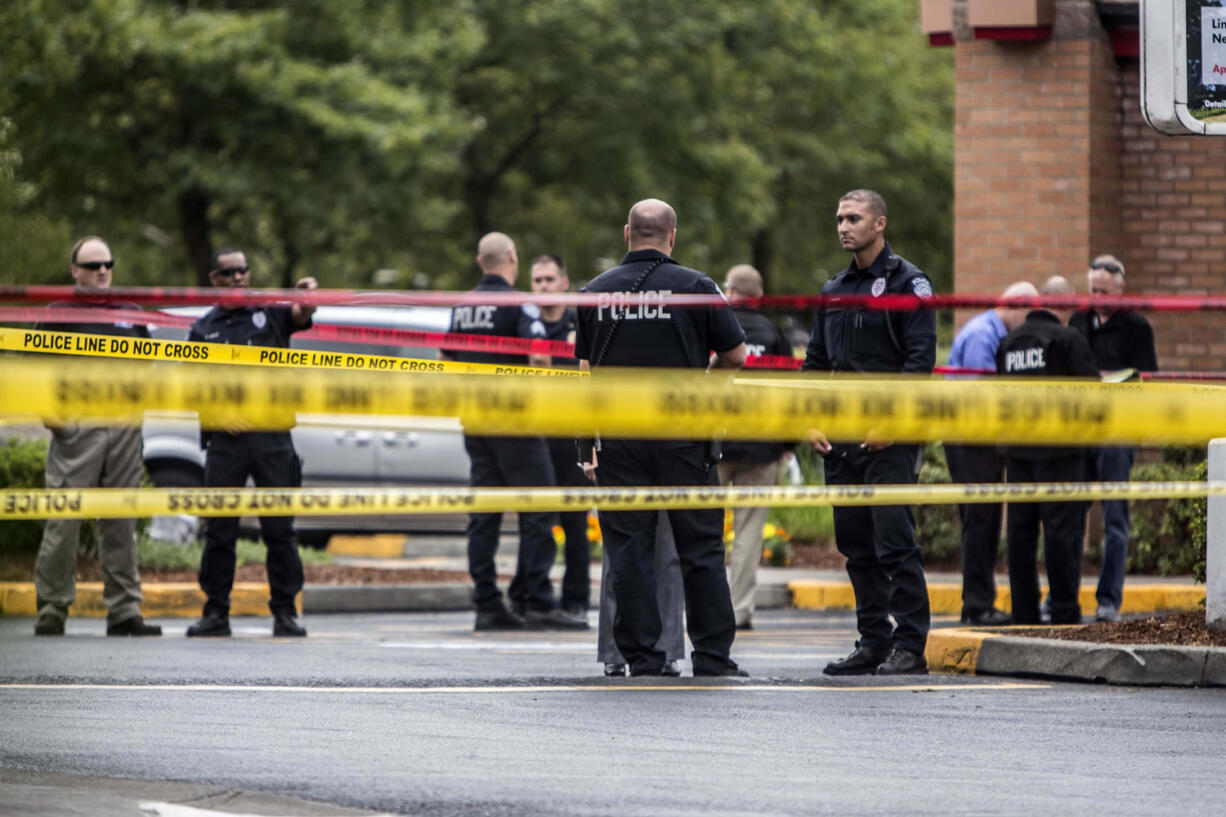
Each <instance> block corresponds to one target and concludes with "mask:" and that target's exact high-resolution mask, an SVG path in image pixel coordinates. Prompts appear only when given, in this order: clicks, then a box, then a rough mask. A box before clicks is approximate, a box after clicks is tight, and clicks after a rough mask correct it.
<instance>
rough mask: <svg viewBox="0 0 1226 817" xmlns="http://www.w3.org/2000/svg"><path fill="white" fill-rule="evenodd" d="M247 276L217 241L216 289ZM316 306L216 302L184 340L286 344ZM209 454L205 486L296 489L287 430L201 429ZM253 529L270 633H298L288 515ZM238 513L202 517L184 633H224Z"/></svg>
mask: <svg viewBox="0 0 1226 817" xmlns="http://www.w3.org/2000/svg"><path fill="white" fill-rule="evenodd" d="M249 280H250V267H249V266H248V265H247V256H246V255H245V254H244V253H243V252H242V251H241V250H234V249H229V248H223V249H220V250H217V251H216V252H215V253H213V258H212V270H210V272H209V281H210V282H211V283H212V284H213V286H215V287H218V288H220V289H243V288H244V287H246V286H247V284H248V281H249ZM316 286H317V284H316V281H315V279H314V278H310V277H307V278H303V279H302V280H300V281H299V282H298V283H297V287H298V289H315V288H316ZM314 312H315V307H313V306H305V305H302V304H294V305H293V306H237V307H225V306H220V305H218V306H215V307H213V308H212V309H210V310H209V311H208V312H206V313H205V314H204V316H203V317H202V318H200V319H199V320H197V321H196V322H195V323H193V324H192V328H191V330H190V331H189V332H188V335H187V339H188V340H192V341H203V342H205V343H228V344H240V345H245V346H272V347H276V348H281V349H284V348H287V347H289V342H290V335H292V334H293V333H294V332H299V331H301V330H303V329H307V328H309V327H310V326H311V315H312V314H313V313H314ZM204 443H205V445H206V447H207V449H208V454H207V456H206V459H205V465H204V484H205V485H206V486H208V487H210V488H241V487H244V486H245V485H246V484H247V478H248V477H251V478H252V479H253V480H254V481H255V484H256V485H257V486H258V487H260V488H297V487H298V486H300V485H301V484H302V462H301V460H299V459H298V454H297V452H296V451H294V442H293V440H292V439H291V438H290V433H289V431H244V430H241V429H206V430H205V431H204ZM260 533H261V534H263V537H264V546H265V547H266V548H267V549H268V553H267V556H266V561H265V566H266V569H267V570H268V587H269V590H270V591H271V596H272V597H271V599H270V600H269V602H268V608H269V610H271V611H272V620H273V625H272V634H273V635H274V636H299V637H301V636H305V635H306V634H307V631H306V629H305V628H304V627H302V626H301V625H300V624H299V623H298V620H297V609H296V608H295V606H294V597H295V596H297V595H298V592H299V591H300V590H302V582H303V577H302V559H301V558H300V557H299V556H298V543H297V541H296V539H295V536H294V520H293V518H292V517H289V516H261V517H260ZM237 541H238V519H237V518H236V517H225V518H223V517H215V518H212V519H209V520H208V521H207V522H206V524H205V536H204V553H203V554H202V555H201V557H200V589H201V590H203V591H204V594H205V596H206V597H207V600H206V601H205V603H204V615H203V616H202V617H201V618H200V620H199V621H197V622H196V623H195V624H193V625H192V626H190V627H188V628H187V635H188V636H189V637H217V636H228V635H230V591H231V590H232V589H233V587H234V565H235V545H236V542H237Z"/></svg>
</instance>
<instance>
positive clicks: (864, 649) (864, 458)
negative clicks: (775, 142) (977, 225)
mask: <svg viewBox="0 0 1226 817" xmlns="http://www.w3.org/2000/svg"><path fill="white" fill-rule="evenodd" d="M836 219H837V222H838V232H839V241H840V243H841V244H842V245H843V249H845V250H847V251H848V252H850V253H853V255H854V257H853V260H852V263H851V264H850V265H849V266H848V267H847V269H846V270H844V271H843V272H841V273H839V274H838V275H837V276H835V277H834V278H833V279H831V280H830V281H829V282H827V283H826V285H825V286H823V287H822V294H823V295H852V294H854V295H873V296H880V295H883V294H886V293H889V294H913V295H918V296H920V297H922V298H923V297H930V296H931V295H932V284H931V282H929V280H928V278H927V276H925V275H924V273H923V272H921V271H920V270H919V269H918V268H917V267H916V266H915V265H914V264H911V263H910V262H908V261H907V260H905V259H904V258H902V257H900V256H897V255H895V254H894V252H893V251H892V250H891V249H890V245H889V244H887V243H886V240H885V228H886V206H885V201H884V200H883V199H882V198H881V196H880V195H879V194H877V193H875V192H873V191H871V190H853V191H851V192H850V193H848V194H847V195H845V196H843V198H842V199H840V200H839V209H838V212H837V215H836ZM936 341H937V335H936V318H935V317H934V315H933V313H932V310H930V309H916V310H912V311H908V312H885V311H882V310H873V309H862V308H858V307H839V306H835V307H830V308H823V309H819V310H818V312H817V315H816V316H815V319H814V322H813V334H812V337H811V338H810V340H809V348H808V352H807V353H806V355H805V362H804V366H803V369H804V370H806V371H830V372H891V373H896V372H906V373H914V374H928V373H931V372H932V367H933V364H934V363H935V361H936ZM811 442H812V443H813V448H814V450H815V451H817V452H818V453H820V454H823V455H824V456H825V458H826V463H825V465H826V467H825V471H826V484H827V485H863V484H869V485H878V484H904V483H914V482H915V480H916V477H917V475H918V472H919V458H920V453H921V452H920V447H919V446H917V445H912V444H906V445H903V444H893V443H891V442H888V441H884V440H878V439H874V438H872V437H870V438H869V439H868V440H864V441H856V442H835V443H834V444H831V443H830V442H829V441H828V440H827V439H826V437H825V436H824V435H823V434H822V433H821V432H820V431H816V432H814V435H813V439H812V440H811ZM834 537H835V543H836V544H837V546H838V549H839V552H840V553H842V554H843V555H844V556H846V557H847V575H848V576H849V577H850V578H851V586H852V589H853V590H854V592H855V594H856V626H857V628H858V629H859V631H860V640H859V641H858V642H856V648H855V649H854V650H853V651H852V653H851V655H849V656H848V657H847V658H845V659H843V660H842V661H834V662H831V663H830V664H827V665H826V668H825V670H824V671H825V673H826V674H827V675H871V674H873V673H876V674H878V675H903V674H924V673H927V671H928V664H927V662H926V661H925V659H924V647H925V645H926V644H927V640H928V626H929V610H928V585H927V582H926V581H925V580H924V561H923V556H922V554H921V553H920V549H919V546H918V545H917V544H916V542H915V517H914V516H912V514H911V509H910V507H908V506H905V505H891V506H884V507H872V508H867V507H850V508H848V507H836V508H835V509H834ZM891 616H893V618H894V622H895V623H894V624H891V623H890V617H891Z"/></svg>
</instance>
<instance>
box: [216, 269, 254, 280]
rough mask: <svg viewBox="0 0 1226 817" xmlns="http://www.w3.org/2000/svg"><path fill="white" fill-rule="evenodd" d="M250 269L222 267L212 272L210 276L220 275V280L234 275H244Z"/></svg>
mask: <svg viewBox="0 0 1226 817" xmlns="http://www.w3.org/2000/svg"><path fill="white" fill-rule="evenodd" d="M250 269H251V267H222V268H221V269H215V270H213V271H212V272H211V273H210V275H220V276H221V277H222V278H230V277H233V276H235V275H246V274H247V271H248V270H250Z"/></svg>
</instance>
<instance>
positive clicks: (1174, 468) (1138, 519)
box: [1087, 450, 1208, 582]
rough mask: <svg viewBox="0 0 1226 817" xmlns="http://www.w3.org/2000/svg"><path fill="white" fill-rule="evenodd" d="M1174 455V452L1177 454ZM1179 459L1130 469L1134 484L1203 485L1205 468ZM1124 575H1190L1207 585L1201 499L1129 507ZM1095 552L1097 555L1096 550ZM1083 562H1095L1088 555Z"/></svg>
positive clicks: (1174, 457) (1193, 460)
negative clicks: (1088, 559)
mask: <svg viewBox="0 0 1226 817" xmlns="http://www.w3.org/2000/svg"><path fill="white" fill-rule="evenodd" d="M1177 451H1178V450H1177ZM1203 456H1204V455H1203V453H1202V454H1201V457H1202V458H1201V459H1200V460H1199V461H1197V460H1196V458H1195V457H1182V456H1180V455H1179V454H1178V453H1174V454H1172V455H1169V456H1167V455H1164V457H1163V461H1162V462H1156V463H1150V464H1146V465H1138V466H1136V467H1134V468H1133V469H1132V481H1133V482H1155V481H1156V482H1165V481H1171V480H1180V481H1182V480H1192V481H1198V482H1199V481H1203V480H1205V479H1206V478H1207V476H1208V463H1207V462H1205V460H1204V459H1203ZM1128 510H1129V514H1130V521H1131V525H1130V531H1129V536H1128V572H1129V573H1149V574H1155V573H1156V574H1158V575H1161V576H1174V575H1181V574H1185V573H1191V574H1192V575H1193V576H1195V577H1196V580H1197V581H1199V582H1203V581H1204V580H1205V516H1206V513H1207V510H1208V503H1207V502H1206V500H1205V497H1196V498H1193V499H1147V500H1139V501H1132V502H1130V503H1129V505H1128ZM1096 550H1097V549H1096ZM1087 558H1093V557H1092V556H1090V555H1088V556H1087Z"/></svg>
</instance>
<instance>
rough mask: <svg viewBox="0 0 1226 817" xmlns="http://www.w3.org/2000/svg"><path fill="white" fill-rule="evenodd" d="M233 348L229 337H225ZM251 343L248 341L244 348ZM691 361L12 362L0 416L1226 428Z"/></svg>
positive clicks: (1057, 397) (657, 428)
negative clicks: (475, 370) (423, 365)
mask: <svg viewBox="0 0 1226 817" xmlns="http://www.w3.org/2000/svg"><path fill="white" fill-rule="evenodd" d="M224 348H226V347H223V349H224ZM239 348H244V347H239ZM780 380H781V379H780V378H778V377H777V376H772V377H770V378H768V379H761V380H759V379H757V378H755V376H754V375H752V374H744V375H741V376H738V377H736V378H731V377H728V376H723V375H718V374H712V375H705V374H704V373H702V372H699V371H693V370H682V371H678V370H666V369H649V370H644V369H634V370H623V371H616V370H612V369H609V370H601V371H600V372H599V373H598V374H597V376H595V377H591V378H543V377H537V376H532V375H521V374H506V375H503V376H501V377H488V376H485V375H468V374H448V375H446V376H439V375H437V374H425V373H421V372H404V373H401V374H398V375H397V376H395V377H389V376H387V375H386V374H385V373H375V372H367V371H352V370H347V369H331V370H319V369H316V370H300V369H288V368H284V367H272V368H265V367H261V368H252V367H248V368H243V367H228V366H201V365H195V364H176V365H168V364H165V363H161V362H155V363H149V362H142V361H124V360H105V361H103V360H97V361H91V360H79V359H72V358H65V359H61V360H57V361H56V363H54V364H50V365H49V364H48V362H47V361H46V360H35V359H31V358H28V357H9V358H4V359H0V382H2V383H3V384H4V387H3V389H2V390H0V415H11V414H31V413H32V414H37V415H38V416H40V417H41V418H43V419H44V420H49V421H51V422H63V421H64V420H65V419H71V420H80V419H90V420H97V421H102V422H110V423H118V424H139V423H140V422H141V419H142V417H143V414H144V412H145V411H194V412H197V413H198V415H199V417H200V420H201V424H202V426H203V427H205V428H222V429H235V428H244V429H285V428H290V427H292V426H293V425H294V417H295V414H296V413H299V412H302V413H315V414H320V413H322V414H331V413H341V414H373V415H399V416H403V415H416V416H431V417H449V418H457V419H458V420H459V421H460V423H461V424H462V426H463V427H464V429H465V431H466V432H468V433H473V434H492V435H496V434H507V435H525V434H545V435H549V436H555V437H556V436H579V435H587V434H591V433H592V432H593V431H599V433H601V434H602V435H603V436H605V437H607V438H615V437H627V438H668V439H700V438H705V437H712V436H725V437H727V438H730V439H758V440H801V439H805V438H806V437H807V436H809V434H810V432H811V431H812V430H815V429H816V430H820V431H821V432H823V433H824V434H825V435H826V436H827V437H828V438H829V439H831V440H843V441H847V442H859V441H862V440H865V439H867V438H869V437H872V438H876V439H881V440H895V441H914V442H920V441H926V440H945V441H947V442H960V443H992V444H1002V443H1008V444H1022V445H1049V444H1074V445H1105V444H1115V443H1138V442H1147V443H1151V444H1199V443H1204V442H1206V441H1207V440H1209V439H1211V438H1213V437H1217V436H1226V412H1224V411H1223V408H1224V407H1226V390H1223V389H1222V388H1221V387H1217V386H1202V385H1192V384H1155V383H1098V382H1087V381H1065V382H1058V381H1038V380H1031V379H1025V378H1022V379H1016V380H1009V381H1004V380H991V381H968V380H937V379H933V378H929V377H903V376H897V377H893V378H859V377H851V376H840V377H830V376H829V375H826V376H821V377H817V376H811V375H810V376H805V375H800V374H798V375H796V376H795V377H794V378H793V379H789V380H786V381H784V382H779V381H780Z"/></svg>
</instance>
